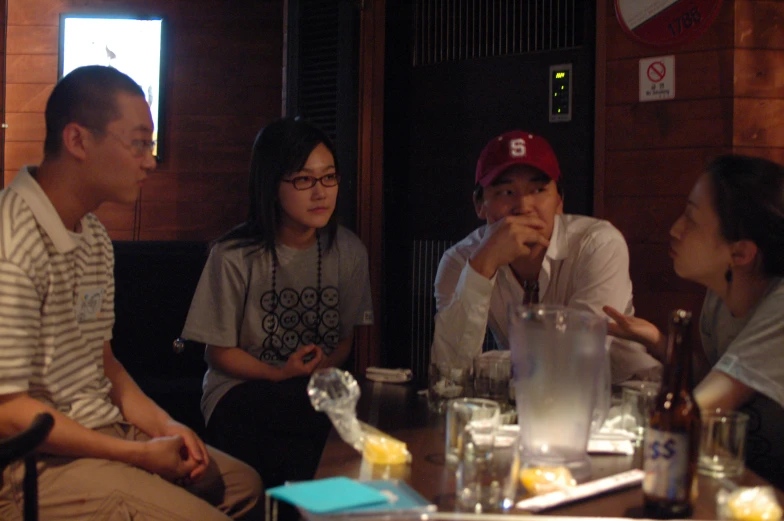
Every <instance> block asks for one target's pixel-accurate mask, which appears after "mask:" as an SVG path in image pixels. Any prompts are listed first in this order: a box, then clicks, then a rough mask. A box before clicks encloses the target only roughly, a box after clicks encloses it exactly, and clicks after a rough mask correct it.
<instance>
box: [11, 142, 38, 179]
mask: <svg viewBox="0 0 784 521" xmlns="http://www.w3.org/2000/svg"><path fill="white" fill-rule="evenodd" d="M43 158H44V146H43V142H37V141H10V142H6V143H5V171H6V173H8V172H9V171H11V172H16V171H17V170H19V169H20V168H22V167H23V166H25V165H37V164H38V163H40V162H41V160H42V159H43Z"/></svg>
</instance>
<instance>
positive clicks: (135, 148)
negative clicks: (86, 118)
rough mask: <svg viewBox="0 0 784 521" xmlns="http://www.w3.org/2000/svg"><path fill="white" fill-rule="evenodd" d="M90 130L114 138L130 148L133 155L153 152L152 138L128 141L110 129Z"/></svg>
mask: <svg viewBox="0 0 784 521" xmlns="http://www.w3.org/2000/svg"><path fill="white" fill-rule="evenodd" d="M90 130H91V131H92V132H95V133H97V134H107V135H109V136H112V137H113V138H114V139H116V140H117V141H118V142H119V143H120V144H121V145H122V146H123V147H125V148H126V149H128V150H130V152H131V155H132V156H133V157H143V156H144V155H145V154H153V153H155V140H153V139H132V140H131V142H130V143H126V141H125V140H124V139H123V138H122V137H120V136H118V135H117V134H115V133H114V132H112V131H110V130H101V129H97V128H90Z"/></svg>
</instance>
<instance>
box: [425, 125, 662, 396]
mask: <svg viewBox="0 0 784 521" xmlns="http://www.w3.org/2000/svg"><path fill="white" fill-rule="evenodd" d="M561 182H562V178H561V169H560V167H559V166H558V159H557V158H556V156H555V153H554V152H553V149H552V147H550V144H549V143H548V142H547V141H546V140H545V139H544V138H542V137H540V136H537V135H534V134H531V133H529V132H523V131H519V130H515V131H511V132H507V133H506V134H503V135H501V136H498V137H497V138H495V139H493V140H492V141H490V142H489V143H488V144H487V145H486V146H485V148H484V149H483V150H482V153H481V154H480V155H479V161H478V162H477V165H476V187H475V189H474V206H475V208H476V213H477V215H478V216H479V218H480V219H484V220H486V221H487V224H486V225H484V226H481V227H480V228H478V229H477V230H475V231H474V232H473V233H471V234H470V235H469V236H468V237H466V238H465V239H463V240H462V241H460V242H459V243H457V244H456V245H455V246H453V247H452V248H450V249H449V250H447V251H446V252H445V253H444V256H443V257H442V258H441V262H440V264H439V266H438V273H437V274H436V281H435V297H436V307H437V310H438V311H437V314H436V328H435V336H434V339H433V346H432V350H431V360H432V361H434V362H439V363H447V364H450V365H452V366H453V367H470V366H471V363H472V361H473V359H474V357H476V356H478V355H479V354H481V352H482V344H483V341H484V338H485V331H486V329H487V327H488V326H489V327H490V330H491V331H492V333H493V336H494V337H495V340H496V342H497V343H498V344H499V346H500V347H502V348H505V349H508V347H509V343H508V335H507V318H506V317H507V307H508V305H509V304H512V303H514V304H518V303H542V304H559V305H564V306H569V307H573V308H577V309H583V310H587V311H592V312H594V313H596V314H597V315H602V316H603V312H602V306H604V305H607V303H608V302H613V303H614V304H613V307H615V306H616V305H617V306H618V307H617V309H623V310H624V313H626V314H633V313H634V307H633V306H632V283H631V280H630V278H629V251H628V248H627V246H626V241H625V240H624V238H623V235H621V233H620V232H619V231H618V230H617V229H616V228H615V227H614V226H613V225H612V224H610V223H609V222H608V221H603V220H600V219H595V218H593V217H587V216H583V215H567V214H564V213H563V190H562V186H561ZM611 342H612V343H611V346H610V360H611V378H612V382H613V383H618V382H622V381H624V380H628V379H630V378H634V377H640V378H647V379H650V378H656V377H658V376H659V373H660V370H661V365H660V364H659V362H658V361H656V360H655V359H654V358H653V357H651V356H650V355H648V354H647V353H646V352H645V349H644V348H643V346H641V345H639V344H636V343H632V342H628V341H623V340H619V339H614V338H613V339H612V340H611Z"/></svg>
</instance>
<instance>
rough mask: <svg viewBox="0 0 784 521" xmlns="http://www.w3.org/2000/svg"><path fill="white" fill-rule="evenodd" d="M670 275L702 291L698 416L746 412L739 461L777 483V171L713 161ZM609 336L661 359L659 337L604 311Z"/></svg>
mask: <svg viewBox="0 0 784 521" xmlns="http://www.w3.org/2000/svg"><path fill="white" fill-rule="evenodd" d="M670 236H671V241H670V244H671V246H670V256H671V257H672V259H673V265H674V268H675V272H676V273H677V274H678V275H679V276H680V277H682V278H684V279H687V280H691V281H694V282H697V283H699V284H701V285H703V286H705V287H706V288H707V294H706V296H705V301H704V303H703V307H702V313H701V315H700V337H701V340H702V352H701V353H697V354H695V362H696V363H695V382H698V385H697V387H696V389H695V392H694V394H695V397H696V399H697V403H698V404H699V405H700V408H701V409H703V410H704V411H707V410H713V409H715V408H723V409H742V410H744V412H747V413H749V415H750V417H751V421H750V422H749V437H748V439H747V441H748V445H747V454H746V456H747V457H746V460H747V463H748V464H749V466H750V467H751V468H752V469H753V470H755V471H757V472H759V473H760V474H763V475H764V476H765V477H766V478H767V479H769V480H772V481H776V480H777V479H776V478H778V481H779V484H780V482H781V477H780V476H781V472H780V468H781V465H782V464H784V448H782V444H781V443H780V442H779V441H778V440H781V438H782V436H784V279H782V277H783V276H784V167H782V166H781V165H778V164H776V163H773V162H771V161H767V160H765V159H760V158H752V157H745V156H739V155H726V156H721V157H718V158H716V159H714V160H713V161H712V162H711V163H710V164H709V165H708V167H707V169H706V171H705V173H704V174H703V175H702V176H701V177H700V178H699V180H698V181H697V183H696V184H695V185H694V188H693V189H692V191H691V194H690V195H689V200H688V203H687V204H686V210H685V211H684V213H683V215H681V216H680V217H679V218H678V220H677V221H675V224H674V225H673V226H672V229H671V230H670ZM604 310H605V312H606V313H607V314H608V315H609V316H610V317H611V318H612V319H613V320H614V323H611V324H610V325H609V332H610V334H612V335H615V336H618V337H621V338H627V339H632V340H636V341H638V342H640V343H642V344H643V345H645V346H646V347H647V349H648V351H649V352H650V353H651V354H652V355H654V356H656V357H657V358H659V359H660V360H661V359H663V357H664V351H665V348H666V335H665V334H663V333H662V332H661V331H659V330H658V329H657V328H656V326H654V325H653V324H651V323H650V322H647V321H645V320H643V319H641V318H638V317H628V316H625V315H623V314H621V313H619V312H618V311H617V310H615V309H613V308H611V307H609V306H607V307H605V308H604Z"/></svg>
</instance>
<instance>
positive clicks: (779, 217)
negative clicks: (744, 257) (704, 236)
mask: <svg viewBox="0 0 784 521" xmlns="http://www.w3.org/2000/svg"><path fill="white" fill-rule="evenodd" d="M706 173H707V175H708V179H709V180H710V182H711V185H712V189H713V201H714V204H715V206H716V213H717V214H718V216H719V227H720V230H721V235H722V236H723V237H724V239H726V240H727V241H730V242H736V241H740V240H744V239H745V240H750V241H752V242H753V243H754V244H756V245H757V249H758V251H759V252H760V254H761V257H762V265H761V268H762V272H763V273H764V274H765V275H766V276H768V277H781V276H784V166H781V165H779V164H777V163H774V162H772V161H768V160H767V159H761V158H758V157H748V156H741V155H724V156H719V157H717V158H715V159H714V160H713V161H711V163H710V164H709V165H708V167H707V169H706Z"/></svg>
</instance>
